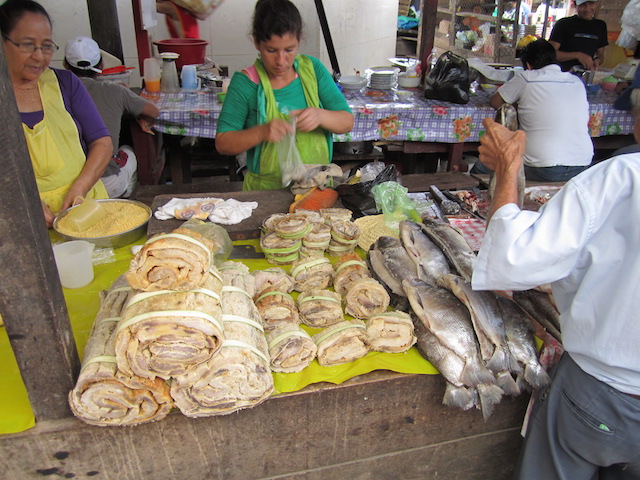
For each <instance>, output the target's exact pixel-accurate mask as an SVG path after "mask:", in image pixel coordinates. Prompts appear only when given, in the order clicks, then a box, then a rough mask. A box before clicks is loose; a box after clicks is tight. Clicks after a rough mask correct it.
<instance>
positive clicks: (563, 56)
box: [549, 41, 604, 70]
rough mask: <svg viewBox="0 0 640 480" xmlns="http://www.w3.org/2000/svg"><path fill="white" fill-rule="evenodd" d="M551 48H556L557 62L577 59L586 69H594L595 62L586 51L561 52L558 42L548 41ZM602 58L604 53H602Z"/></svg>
mask: <svg viewBox="0 0 640 480" xmlns="http://www.w3.org/2000/svg"><path fill="white" fill-rule="evenodd" d="M549 43H550V44H551V45H553V48H555V49H556V60H557V61H558V62H567V61H569V60H577V61H579V62H580V64H581V65H582V66H583V67H584V68H585V69H586V70H595V69H596V66H597V65H596V63H595V61H594V59H593V58H591V57H590V56H589V55H587V54H586V53H582V52H562V51H560V44H559V43H558V42H553V41H549ZM603 58H604V53H603Z"/></svg>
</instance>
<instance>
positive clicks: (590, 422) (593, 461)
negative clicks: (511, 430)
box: [515, 353, 640, 480]
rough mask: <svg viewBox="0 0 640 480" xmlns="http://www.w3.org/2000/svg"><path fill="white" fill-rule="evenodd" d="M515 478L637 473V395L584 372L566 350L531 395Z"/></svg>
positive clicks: (604, 477)
mask: <svg viewBox="0 0 640 480" xmlns="http://www.w3.org/2000/svg"><path fill="white" fill-rule="evenodd" d="M598 475H599V476H598ZM515 478H516V479H519V480H542V479H544V480H555V479H558V480H560V479H561V480H592V479H594V478H598V479H599V480H612V479H616V480H623V479H624V480H638V479H640V400H639V399H637V398H634V397H631V396H630V395H626V394H624V393H621V392H619V391H618V390H615V389H614V388H612V387H610V386H608V385H607V384H605V383H603V382H601V381H599V380H597V379H595V378H594V377H592V376H591V375H589V374H587V373H585V372H584V371H583V370H582V369H581V368H580V367H579V366H578V365H577V364H576V363H575V362H574V361H573V360H572V359H571V357H570V356H569V354H567V353H565V354H564V355H563V357H562V359H561V360H560V362H559V363H558V365H557V366H556V369H555V371H554V373H553V381H552V383H551V386H550V387H549V388H548V389H547V390H545V391H542V392H539V394H538V398H537V399H536V401H535V404H534V407H533V411H532V413H531V418H530V421H529V426H528V429H527V435H526V438H525V441H524V445H523V447H522V451H521V453H520V460H519V462H518V466H517V467H516V474H515Z"/></svg>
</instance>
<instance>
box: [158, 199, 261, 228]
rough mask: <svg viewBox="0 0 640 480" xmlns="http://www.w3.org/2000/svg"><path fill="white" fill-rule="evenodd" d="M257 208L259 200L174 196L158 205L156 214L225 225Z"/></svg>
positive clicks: (233, 223) (244, 216) (161, 216)
mask: <svg viewBox="0 0 640 480" xmlns="http://www.w3.org/2000/svg"><path fill="white" fill-rule="evenodd" d="M256 208H258V202H239V201H238V200H235V199H233V198H229V199H227V200H222V199H221V198H212V197H207V198H172V199H171V200H169V201H168V202H167V203H165V204H164V205H163V206H161V207H158V209H157V210H156V211H155V213H154V216H155V217H156V218H157V219H158V220H169V219H170V218H177V219H179V220H188V219H190V218H197V219H200V220H209V221H210V222H213V223H220V224H223V225H235V224H236V223H240V222H241V221H242V220H244V219H245V218H249V217H250V216H251V215H252V213H253V210H255V209H256Z"/></svg>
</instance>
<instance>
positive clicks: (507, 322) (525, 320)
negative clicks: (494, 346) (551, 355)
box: [497, 295, 551, 389]
mask: <svg viewBox="0 0 640 480" xmlns="http://www.w3.org/2000/svg"><path fill="white" fill-rule="evenodd" d="M497 301H498V306H499V307H500V312H501V313H502V321H503V322H504V327H505V331H506V333H507V341H508V342H509V349H510V350H511V353H512V355H513V356H514V357H515V358H516V360H517V361H518V362H519V363H520V364H521V365H522V366H523V367H524V373H523V374H522V375H519V376H518V379H517V380H516V382H517V383H521V382H522V378H524V381H526V382H527V384H529V385H530V386H531V387H532V388H534V389H539V388H542V387H546V386H547V385H549V383H550V382H551V379H550V378H549V375H548V374H547V372H546V371H545V370H544V368H542V365H540V362H539V361H538V352H537V350H536V344H535V340H534V338H533V333H532V331H531V328H532V327H531V323H530V321H529V317H528V316H527V314H526V313H525V312H524V311H523V310H522V308H521V307H520V306H519V305H518V304H517V303H516V302H514V301H513V300H511V299H510V298H507V297H504V296H502V295H498V296H497Z"/></svg>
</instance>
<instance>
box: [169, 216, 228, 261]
mask: <svg viewBox="0 0 640 480" xmlns="http://www.w3.org/2000/svg"><path fill="white" fill-rule="evenodd" d="M180 228H188V229H189V230H193V231H194V232H198V233H199V234H200V235H202V236H203V237H207V238H208V239H209V240H211V241H212V242H213V243H214V245H215V246H214V252H213V254H214V257H213V260H214V263H215V264H216V265H220V264H222V263H223V262H226V261H227V259H228V258H229V255H231V250H232V249H233V242H232V241H231V237H229V233H228V232H227V230H226V229H225V228H224V227H222V226H220V225H218V224H216V223H211V222H203V221H202V220H197V219H195V218H191V219H189V220H187V221H186V222H184V223H183V224H182V225H181V226H180Z"/></svg>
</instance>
